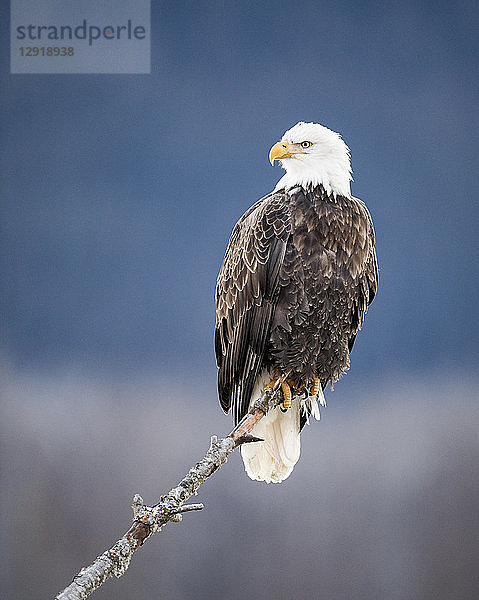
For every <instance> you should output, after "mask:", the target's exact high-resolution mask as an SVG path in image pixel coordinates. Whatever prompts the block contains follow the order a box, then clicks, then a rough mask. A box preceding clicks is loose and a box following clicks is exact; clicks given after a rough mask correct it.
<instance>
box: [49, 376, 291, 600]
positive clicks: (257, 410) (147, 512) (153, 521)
mask: <svg viewBox="0 0 479 600" xmlns="http://www.w3.org/2000/svg"><path fill="white" fill-rule="evenodd" d="M280 385H281V384H280V380H279V379H278V380H277V382H276V384H275V385H274V386H273V387H271V388H269V389H267V390H265V391H264V393H263V395H262V396H261V398H260V399H259V400H258V401H257V402H256V403H255V404H254V405H253V407H252V408H251V410H250V412H249V413H248V414H247V415H245V416H244V418H243V419H242V420H241V421H240V422H239V423H238V425H237V426H236V427H235V428H234V429H233V431H232V432H231V433H230V434H229V435H228V436H226V437H224V438H221V439H219V440H218V438H217V437H216V436H213V437H212V438H211V445H210V448H209V450H208V452H207V453H206V454H205V456H204V457H203V458H202V459H201V460H200V462H198V463H196V465H195V466H194V467H192V468H191V469H190V470H189V471H188V473H187V474H186V476H185V477H184V478H183V479H182V480H181V481H180V483H179V484H178V485H177V486H176V487H175V488H173V489H172V490H170V491H169V492H168V494H166V496H162V497H161V498H160V501H159V502H158V504H155V505H154V506H147V505H146V504H144V502H143V499H142V498H141V496H139V495H138V494H136V495H135V497H134V498H133V504H132V508H133V524H132V526H131V527H130V529H129V530H128V531H127V532H126V533H125V535H124V536H123V537H122V538H120V539H119V540H118V541H117V542H116V544H114V546H112V547H111V548H110V549H109V550H107V551H106V552H104V553H103V554H102V555H100V556H98V558H96V559H95V560H94V561H93V563H92V564H91V565H89V566H88V567H84V568H83V569H82V570H81V571H80V572H79V573H78V574H77V575H75V577H74V578H73V581H72V583H71V584H70V585H69V586H68V587H66V588H65V589H64V590H63V591H62V592H60V593H59V594H58V595H57V596H56V597H55V600H84V599H85V598H88V596H89V595H90V594H91V593H92V592H94V591H95V590H97V589H98V588H99V587H100V586H101V585H103V584H104V583H105V581H106V580H107V579H109V578H110V577H112V576H113V575H115V576H116V577H121V576H122V575H123V573H125V571H126V570H127V569H128V566H129V564H130V560H131V557H132V555H133V552H135V550H137V549H138V548H139V547H140V546H141V545H142V544H143V543H144V542H145V540H147V539H148V538H149V537H150V536H151V535H152V534H153V533H156V532H157V531H161V528H162V527H163V525H166V523H168V521H173V522H179V521H181V520H182V515H181V513H184V512H189V511H194V510H201V509H202V508H203V505H202V504H189V505H187V504H185V502H186V501H187V500H188V498H190V497H191V496H192V495H193V494H195V493H196V492H197V490H198V488H199V487H200V485H201V484H202V483H204V482H205V481H206V480H207V478H208V477H209V476H210V475H212V474H213V473H214V472H215V471H217V470H218V469H219V468H220V467H221V466H222V465H223V464H224V463H225V462H226V461H227V459H228V456H229V455H230V454H231V453H232V452H233V450H235V448H237V447H238V446H240V445H241V444H244V443H249V442H254V441H258V438H255V437H253V436H252V435H250V433H249V432H250V431H251V429H252V428H253V427H254V425H255V424H256V423H257V422H258V421H259V420H260V419H262V418H263V417H264V415H265V414H266V413H267V412H268V410H270V409H271V408H273V407H274V406H275V405H276V404H278V402H279V399H278V395H277V393H276V391H277V389H278V388H279V387H280Z"/></svg>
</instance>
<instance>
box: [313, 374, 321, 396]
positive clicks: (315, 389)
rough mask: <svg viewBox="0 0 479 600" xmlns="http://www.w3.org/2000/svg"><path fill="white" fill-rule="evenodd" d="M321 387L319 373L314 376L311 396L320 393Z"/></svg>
mask: <svg viewBox="0 0 479 600" xmlns="http://www.w3.org/2000/svg"><path fill="white" fill-rule="evenodd" d="M319 387H320V383H319V377H318V376H317V375H314V377H313V385H312V386H311V396H317V395H318V392H319Z"/></svg>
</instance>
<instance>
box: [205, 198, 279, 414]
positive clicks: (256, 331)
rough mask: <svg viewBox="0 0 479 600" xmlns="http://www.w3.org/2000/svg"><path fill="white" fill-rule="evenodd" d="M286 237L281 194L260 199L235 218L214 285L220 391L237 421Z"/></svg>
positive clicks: (265, 336)
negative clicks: (236, 219)
mask: <svg viewBox="0 0 479 600" xmlns="http://www.w3.org/2000/svg"><path fill="white" fill-rule="evenodd" d="M289 236H290V211H289V208H288V205H287V200H286V198H285V195H284V194H283V193H278V194H270V195H269V196H265V198H262V199H261V200H259V201H258V202H257V203H256V204H255V205H254V206H252V207H251V208H250V209H249V210H248V211H247V212H246V213H245V214H244V215H243V216H242V217H241V219H240V220H239V221H238V223H237V224H236V226H235V228H234V229H233V233H232V234H231V238H230V241H229V244H228V248H227V250H226V255H225V259H224V261H223V265H222V267H221V270H220V273H219V275H218V281H217V284H216V329H215V350H216V360H217V364H218V368H219V373H218V393H219V398H220V403H221V406H222V408H223V410H224V411H225V412H228V411H229V409H230V407H231V406H233V408H234V412H235V419H236V421H238V420H239V419H241V417H242V416H243V415H244V414H245V413H246V412H247V410H248V404H249V401H250V397H251V394H252V391H253V386H254V384H255V381H256V378H257V376H258V374H259V372H260V370H261V368H262V366H263V363H264V353H265V349H266V345H267V343H268V341H269V337H270V332H271V321H272V317H273V314H274V309H275V305H276V302H277V298H278V274H279V270H280V267H281V265H282V262H283V259H284V254H285V251H286V244H287V241H288V238H289Z"/></svg>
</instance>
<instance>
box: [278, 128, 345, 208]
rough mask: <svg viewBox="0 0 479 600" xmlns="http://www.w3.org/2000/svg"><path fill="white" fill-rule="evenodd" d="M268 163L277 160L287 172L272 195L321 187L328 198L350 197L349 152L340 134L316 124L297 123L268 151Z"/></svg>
mask: <svg viewBox="0 0 479 600" xmlns="http://www.w3.org/2000/svg"><path fill="white" fill-rule="evenodd" d="M269 159H270V161H271V164H273V162H274V161H275V160H280V161H281V166H282V167H283V169H285V170H286V174H285V175H284V176H283V177H282V178H281V179H280V180H279V181H278V183H277V185H276V187H275V191H276V190H281V189H291V188H294V187H297V186H302V187H303V188H305V189H307V188H311V187H315V186H317V185H319V184H321V185H322V186H323V187H324V189H325V190H326V192H327V193H328V194H333V195H334V196H336V195H341V196H350V195H351V189H350V181H352V177H351V160H350V154H349V148H348V147H347V146H346V144H345V143H344V142H343V140H342V139H341V136H340V135H339V133H335V132H334V131H331V129H328V128H327V127H324V126H323V125H319V123H303V122H302V121H300V122H299V123H296V125H295V126H294V127H291V129H288V131H286V132H285V134H284V135H283V137H282V138H281V141H280V142H278V143H276V144H275V145H274V146H273V147H272V148H271V151H270V154H269Z"/></svg>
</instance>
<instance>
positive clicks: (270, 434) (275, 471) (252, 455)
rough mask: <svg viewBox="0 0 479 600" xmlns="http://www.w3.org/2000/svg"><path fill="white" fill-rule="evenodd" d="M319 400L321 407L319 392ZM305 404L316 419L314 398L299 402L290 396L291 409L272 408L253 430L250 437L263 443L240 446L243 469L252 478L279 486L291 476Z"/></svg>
mask: <svg viewBox="0 0 479 600" xmlns="http://www.w3.org/2000/svg"><path fill="white" fill-rule="evenodd" d="M318 397H319V400H320V403H321V405H323V402H324V396H323V394H322V392H320V393H319V394H318ZM253 398H254V400H256V394H253ZM254 400H252V402H254ZM304 404H306V406H307V408H308V409H309V412H311V415H312V416H313V417H314V418H316V419H318V420H319V417H320V415H319V407H318V402H317V399H316V398H313V397H309V398H307V399H306V400H302V399H300V398H297V397H293V399H292V402H291V408H290V409H288V410H287V411H286V412H282V411H281V409H280V408H279V407H276V408H273V409H272V410H270V411H269V412H268V413H267V414H266V415H265V416H264V417H263V418H262V419H261V420H260V421H259V422H258V423H256V425H255V426H254V427H253V429H252V431H251V434H252V435H254V436H255V437H259V438H261V439H262V440H264V442H250V443H247V444H244V445H243V446H241V456H242V458H243V462H244V466H245V469H246V472H247V473H248V475H249V477H251V479H255V480H257V481H265V482H266V483H280V482H281V481H284V480H285V479H286V478H287V477H289V475H291V472H292V470H293V467H294V465H295V464H296V463H297V462H298V460H299V455H300V451H301V441H300V431H299V425H300V413H301V410H304V409H305V406H304Z"/></svg>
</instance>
